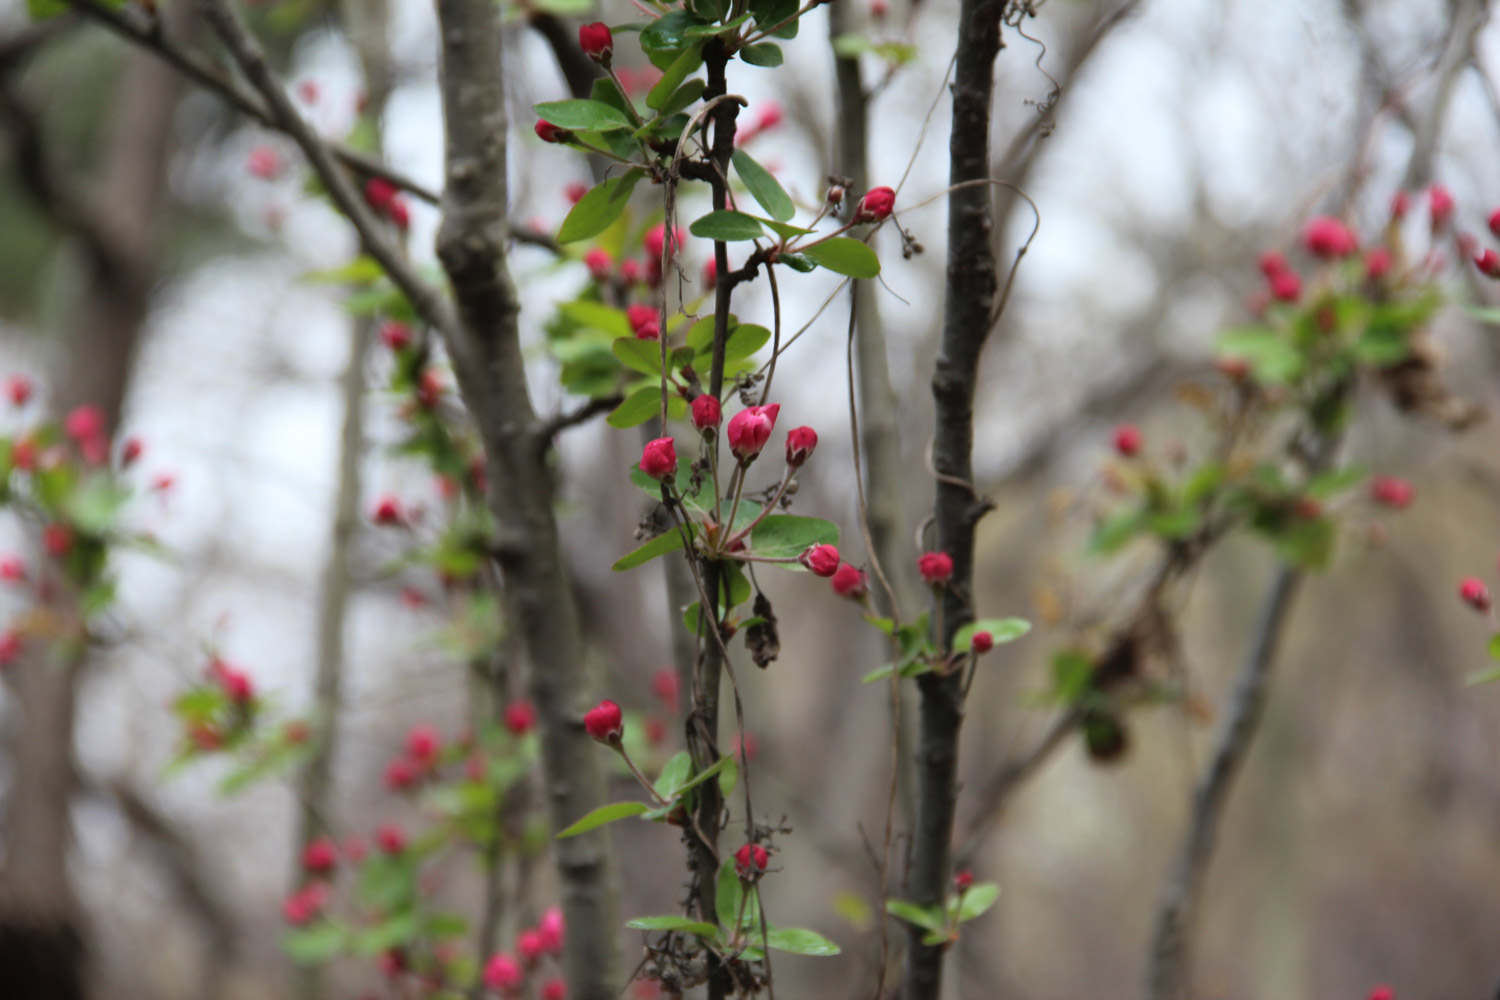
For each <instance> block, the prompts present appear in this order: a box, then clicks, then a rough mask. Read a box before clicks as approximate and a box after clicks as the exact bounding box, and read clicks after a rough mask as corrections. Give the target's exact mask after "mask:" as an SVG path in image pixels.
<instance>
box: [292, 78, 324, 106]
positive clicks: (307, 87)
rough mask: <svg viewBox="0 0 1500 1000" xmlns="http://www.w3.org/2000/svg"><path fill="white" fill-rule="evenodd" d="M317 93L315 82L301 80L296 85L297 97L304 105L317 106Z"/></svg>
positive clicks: (316, 83) (316, 82)
mask: <svg viewBox="0 0 1500 1000" xmlns="http://www.w3.org/2000/svg"><path fill="white" fill-rule="evenodd" d="M319 93H320V91H319V89H318V81H316V80H303V81H302V82H301V83H299V84H297V96H298V97H300V98H302V102H303V103H304V104H317V103H318V95H319Z"/></svg>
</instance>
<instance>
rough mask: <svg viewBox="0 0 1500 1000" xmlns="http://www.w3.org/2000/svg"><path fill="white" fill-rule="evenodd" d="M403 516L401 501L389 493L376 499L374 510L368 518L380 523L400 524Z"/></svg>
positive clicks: (403, 518)
mask: <svg viewBox="0 0 1500 1000" xmlns="http://www.w3.org/2000/svg"><path fill="white" fill-rule="evenodd" d="M405 517H406V516H405V514H404V513H403V512H402V510H401V501H400V500H398V499H396V498H395V497H394V496H391V495H390V494H389V493H387V494H386V495H385V496H383V497H381V498H380V499H379V500H378V501H376V503H375V510H374V511H372V512H371V514H370V520H372V521H374V522H375V523H376V524H381V525H392V524H400V523H401V522H402V521H403V520H405Z"/></svg>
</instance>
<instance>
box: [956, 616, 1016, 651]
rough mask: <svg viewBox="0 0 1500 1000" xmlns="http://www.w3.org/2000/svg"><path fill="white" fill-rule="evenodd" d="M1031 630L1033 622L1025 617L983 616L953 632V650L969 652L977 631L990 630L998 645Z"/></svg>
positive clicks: (1011, 640) (1013, 640)
mask: <svg viewBox="0 0 1500 1000" xmlns="http://www.w3.org/2000/svg"><path fill="white" fill-rule="evenodd" d="M1030 631H1031V622H1029V621H1027V620H1026V619H1024V618H981V619H979V621H977V622H970V623H969V624H968V625H965V626H964V627H963V628H961V629H959V630H958V631H957V632H955V633H953V651H954V652H955V653H967V652H968V651H969V650H970V648H972V646H973V644H974V633H975V632H988V633H989V634H990V637H991V638H992V639H994V640H995V645H997V646H998V645H1000V644H1001V643H1003V642H1015V641H1016V640H1017V639H1019V638H1021V636H1023V635H1025V634H1026V633H1027V632H1030Z"/></svg>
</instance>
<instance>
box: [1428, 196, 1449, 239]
mask: <svg viewBox="0 0 1500 1000" xmlns="http://www.w3.org/2000/svg"><path fill="white" fill-rule="evenodd" d="M1427 211H1428V212H1429V213H1430V214H1431V215H1432V231H1433V232H1437V231H1438V230H1439V229H1442V228H1443V226H1444V225H1446V224H1447V222H1448V219H1449V218H1450V217H1452V215H1453V195H1452V193H1451V192H1449V190H1448V189H1447V188H1445V187H1443V185H1441V184H1434V185H1432V187H1430V188H1428V189H1427Z"/></svg>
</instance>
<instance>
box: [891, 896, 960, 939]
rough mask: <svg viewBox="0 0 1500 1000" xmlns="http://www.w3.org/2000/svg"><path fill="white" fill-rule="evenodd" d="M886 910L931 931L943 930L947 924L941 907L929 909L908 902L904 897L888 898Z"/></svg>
mask: <svg viewBox="0 0 1500 1000" xmlns="http://www.w3.org/2000/svg"><path fill="white" fill-rule="evenodd" d="M885 912H887V913H889V914H890V915H891V916H893V917H900V918H901V919H902V920H905V921H906V922H907V923H909V924H916V925H917V926H918V927H921V928H924V929H925V930H929V931H936V930H941V929H942V928H943V927H944V926H945V925H946V922H945V921H944V919H943V912H942V910H941V909H938V908H936V907H934V908H932V909H928V908H926V907H923V906H918V905H917V904H916V903H908V902H907V901H906V900H904V899H887V900H886V901H885Z"/></svg>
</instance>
